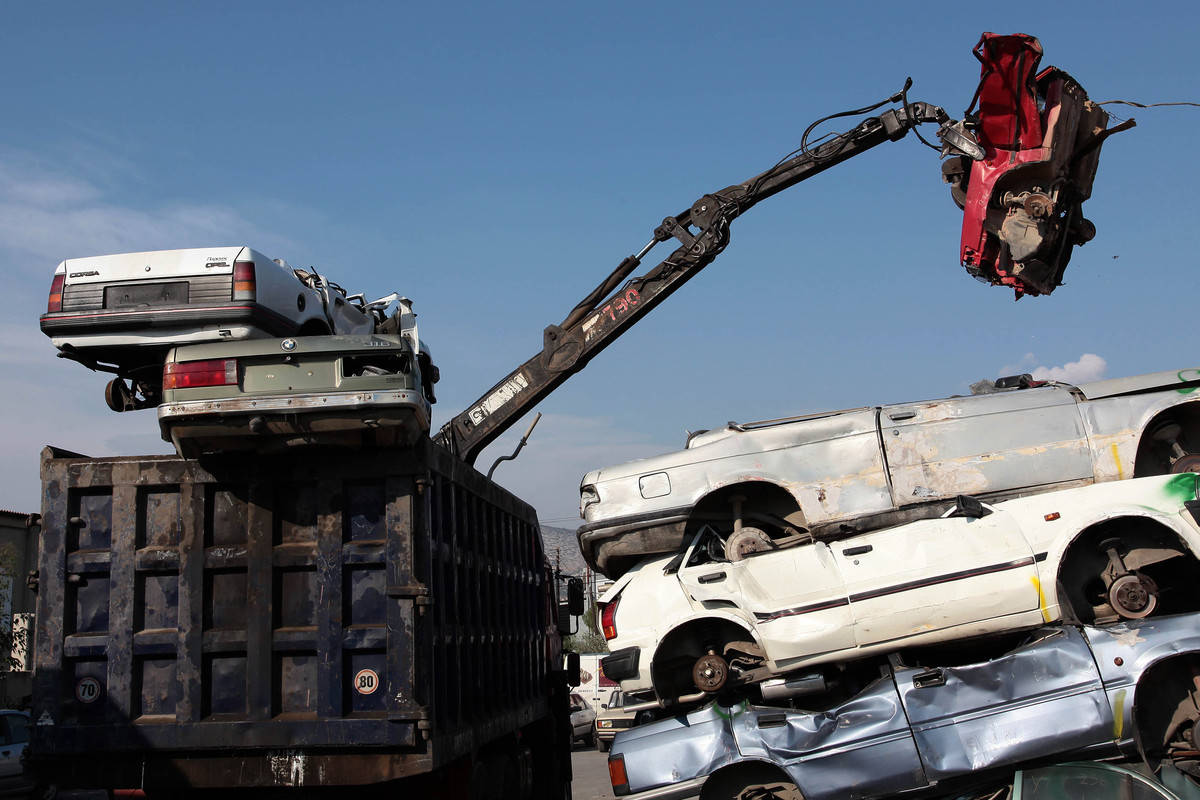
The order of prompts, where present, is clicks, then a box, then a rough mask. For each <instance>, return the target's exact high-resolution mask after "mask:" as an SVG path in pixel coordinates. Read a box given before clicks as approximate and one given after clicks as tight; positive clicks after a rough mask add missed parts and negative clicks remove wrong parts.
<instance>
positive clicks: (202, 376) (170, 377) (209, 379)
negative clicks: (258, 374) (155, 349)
mask: <svg viewBox="0 0 1200 800" xmlns="http://www.w3.org/2000/svg"><path fill="white" fill-rule="evenodd" d="M237 372H238V370H237V359H235V358H219V359H214V360H212V361H184V362H182V363H175V362H172V363H169V364H167V365H166V366H165V367H163V389H194V388H197V387H201V386H236V385H237Z"/></svg>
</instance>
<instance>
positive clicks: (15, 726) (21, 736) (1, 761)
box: [0, 709, 33, 797]
mask: <svg viewBox="0 0 1200 800" xmlns="http://www.w3.org/2000/svg"><path fill="white" fill-rule="evenodd" d="M28 744H29V714H28V713H27V712H25V711H15V710H13V709H0V796H4V797H8V796H28V795H29V794H30V793H31V792H32V791H33V781H31V780H27V779H26V778H25V776H24V775H23V774H22V770H23V767H22V765H21V754H22V753H24V752H25V748H26V746H27V745H28Z"/></svg>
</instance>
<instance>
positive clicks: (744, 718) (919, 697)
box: [609, 614, 1200, 800]
mask: <svg viewBox="0 0 1200 800" xmlns="http://www.w3.org/2000/svg"><path fill="white" fill-rule="evenodd" d="M953 653H956V651H955V650H951V649H949V648H947V649H946V652H945V653H943V654H941V655H940V656H939V655H938V654H937V653H936V651H931V652H928V653H922V652H919V651H908V652H903V653H898V654H892V655H891V656H889V657H888V659H887V661H886V663H880V664H876V665H873V666H875V667H876V668H877V671H875V672H874V675H875V676H876V677H874V678H873V679H872V680H870V682H868V683H866V684H865V685H863V686H862V688H861V690H859V691H857V692H855V693H853V694H851V695H849V696H847V697H846V698H845V699H841V700H838V701H836V702H834V703H832V704H831V705H828V706H825V707H823V708H820V709H808V710H801V709H799V708H788V707H779V706H765V705H756V704H751V703H748V702H744V701H743V702H740V703H736V704H732V705H721V704H719V703H712V704H710V705H708V706H705V707H704V708H701V709H699V710H696V711H693V712H691V713H689V714H687V715H686V716H685V715H680V716H676V717H672V718H669V719H664V720H660V721H658V722H655V723H653V724H650V725H646V726H642V727H638V728H635V729H633V730H629V731H625V732H623V733H621V734H620V735H619V736H617V738H616V739H615V740H614V742H613V747H612V753H611V754H610V755H609V773H610V775H611V776H612V781H613V791H614V792H615V793H616V794H617V795H618V796H625V795H631V794H632V795H635V796H637V797H665V796H671V797H687V796H694V795H696V794H699V793H700V791H701V789H702V788H703V789H704V790H705V796H706V797H714V798H717V797H735V796H738V795H737V792H739V791H744V790H745V789H748V788H750V787H756V786H781V787H785V788H788V789H790V790H794V791H798V792H799V793H800V795H801V796H803V798H805V800H823V798H829V799H830V800H834V798H837V799H838V800H842V799H843V798H850V799H857V798H872V797H884V796H889V795H892V794H898V793H906V796H908V794H907V793H911V794H913V795H919V794H935V793H936V794H938V795H943V796H944V795H948V794H950V793H952V792H953V791H954V787H955V786H956V785H963V784H966V785H970V784H976V783H978V782H979V781H981V780H984V779H985V778H987V777H988V775H989V774H994V775H1002V774H1004V771H1006V770H1007V771H1008V772H1009V773H1011V770H1012V769H1013V768H1014V767H1017V766H1021V765H1025V764H1028V763H1030V762H1038V761H1041V762H1044V761H1045V760H1046V759H1049V758H1063V757H1071V758H1083V759H1098V758H1113V759H1121V758H1127V759H1132V758H1137V757H1139V755H1140V756H1142V757H1144V758H1145V759H1146V760H1147V761H1148V762H1149V763H1150V765H1151V767H1152V768H1157V767H1158V766H1160V765H1161V764H1162V763H1164V762H1172V761H1174V760H1175V758H1176V757H1179V758H1188V757H1194V752H1195V746H1194V744H1192V743H1191V741H1192V739H1191V737H1192V732H1193V730H1194V729H1195V725H1196V722H1197V718H1198V717H1200V712H1198V711H1197V710H1196V708H1197V707H1196V705H1195V704H1194V703H1188V702H1185V701H1190V699H1191V697H1192V694H1193V693H1194V692H1195V686H1194V684H1193V675H1195V674H1196V673H1197V670H1200V617H1197V615H1194V614H1188V615H1181V616H1173V617H1157V618H1151V619H1144V620H1130V621H1125V622H1121V623H1117V624H1113V625H1108V626H1102V627H1076V626H1072V625H1062V626H1051V627H1045V628H1040V629H1038V630H1036V631H1034V632H1032V633H1031V634H1029V635H1028V636H1027V637H1026V638H1025V640H1024V641H1022V642H1021V643H1019V644H1018V645H1017V646H1015V647H1013V648H1012V649H1011V650H1008V651H1007V652H1002V653H1000V654H998V655H996V656H995V657H991V658H989V657H983V658H980V659H979V660H966V661H965V662H964V661H963V660H961V659H955V660H953V661H947V660H944V659H945V658H946V657H947V656H948V655H949V654H953ZM957 655H959V656H961V655H962V650H961V649H959V650H958V651H957ZM1177 754H1178V755H1177ZM956 782H957V783H956ZM640 793H644V794H640ZM781 796H784V797H786V796H787V795H786V794H783V795H781ZM1089 796H1090V795H1089ZM1072 797H1075V796H1072Z"/></svg>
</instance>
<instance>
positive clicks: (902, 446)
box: [879, 386, 1093, 506]
mask: <svg viewBox="0 0 1200 800" xmlns="http://www.w3.org/2000/svg"><path fill="white" fill-rule="evenodd" d="M879 430H880V435H881V437H882V439H883V447H884V453H885V456H886V458H887V463H888V471H889V474H890V476H891V481H892V495H893V500H894V501H895V503H896V505H897V506H905V505H911V504H914V503H921V502H925V501H928V500H935V499H939V498H949V497H954V496H955V495H958V494H986V493H988V492H997V491H1006V490H1010V489H1017V488H1021V487H1025V486H1041V485H1045V484H1051V483H1061V482H1065V481H1073V480H1079V479H1088V480H1090V479H1091V478H1092V477H1093V469H1092V458H1091V453H1090V450H1089V448H1088V441H1087V433H1086V431H1085V430H1084V426H1083V420H1082V418H1081V416H1080V414H1079V407H1078V404H1077V403H1076V401H1075V397H1074V395H1072V393H1071V391H1070V390H1069V389H1068V388H1066V387H1062V386H1044V387H1039V388H1034V389H1018V390H1012V391H1004V392H996V393H994V394H982V395H973V396H969V397H952V398H949V399H945V400H934V401H930V402H922V403H906V404H900V405H890V406H884V407H883V408H882V409H881V410H880V417H879Z"/></svg>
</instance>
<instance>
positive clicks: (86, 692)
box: [75, 678, 100, 703]
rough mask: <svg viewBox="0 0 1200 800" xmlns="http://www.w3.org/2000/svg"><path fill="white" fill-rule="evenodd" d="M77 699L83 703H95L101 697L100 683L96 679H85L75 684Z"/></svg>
mask: <svg viewBox="0 0 1200 800" xmlns="http://www.w3.org/2000/svg"><path fill="white" fill-rule="evenodd" d="M75 697H77V698H78V699H79V702H81V703H94V702H95V701H96V699H97V698H99V697H100V681H98V680H96V679H95V678H84V679H83V680H81V681H80V682H79V683H77V684H75Z"/></svg>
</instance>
